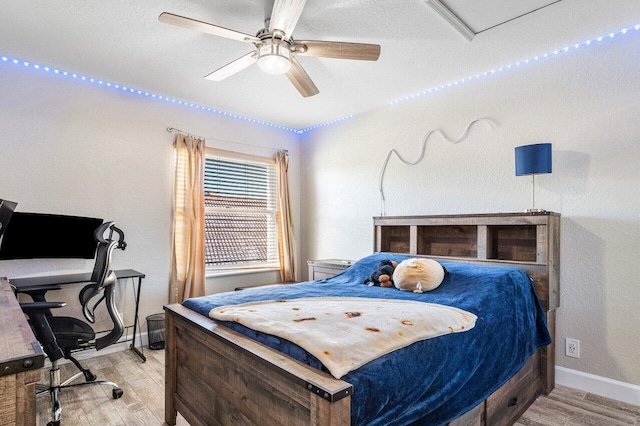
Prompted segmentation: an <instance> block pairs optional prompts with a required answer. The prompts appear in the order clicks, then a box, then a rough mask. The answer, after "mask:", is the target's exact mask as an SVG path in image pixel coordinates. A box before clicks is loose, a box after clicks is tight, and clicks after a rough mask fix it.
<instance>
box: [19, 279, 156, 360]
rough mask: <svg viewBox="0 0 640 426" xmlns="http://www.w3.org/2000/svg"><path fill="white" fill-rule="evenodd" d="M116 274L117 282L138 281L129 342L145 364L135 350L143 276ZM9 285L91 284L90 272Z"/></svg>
mask: <svg viewBox="0 0 640 426" xmlns="http://www.w3.org/2000/svg"><path fill="white" fill-rule="evenodd" d="M113 272H114V273H115V274H116V278H117V279H119V280H122V279H126V278H137V279H138V291H136V292H135V294H134V296H135V299H136V306H135V314H134V316H133V341H132V342H131V346H130V349H131V350H132V351H133V352H135V354H136V355H138V357H140V359H141V360H142V362H145V361H146V360H147V358H146V357H145V356H144V354H143V353H142V352H141V351H139V350H138V348H136V330H137V329H138V308H139V306H140V287H141V286H142V279H143V278H144V277H145V274H143V273H142V272H138V271H135V270H133V269H119V270H114V271H113ZM9 281H10V282H11V285H13V286H15V287H16V288H17V289H24V288H28V287H34V286H47V285H65V284H78V283H89V282H91V272H81V273H78V274H64V275H45V276H39V277H26V278H11V279H10V280H9ZM140 348H142V338H141V339H140Z"/></svg>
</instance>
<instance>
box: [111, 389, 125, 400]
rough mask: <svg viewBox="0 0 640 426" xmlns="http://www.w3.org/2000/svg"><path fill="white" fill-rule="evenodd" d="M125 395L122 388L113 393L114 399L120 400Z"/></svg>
mask: <svg viewBox="0 0 640 426" xmlns="http://www.w3.org/2000/svg"><path fill="white" fill-rule="evenodd" d="M123 394H124V392H122V389H120V388H115V389H114V390H113V391H112V396H113V399H118V398H120V397H121V396H122V395H123Z"/></svg>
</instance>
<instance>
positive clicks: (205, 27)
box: [158, 12, 260, 43]
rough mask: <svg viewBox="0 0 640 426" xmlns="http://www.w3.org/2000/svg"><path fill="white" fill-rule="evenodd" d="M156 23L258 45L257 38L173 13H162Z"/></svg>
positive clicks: (258, 40)
mask: <svg viewBox="0 0 640 426" xmlns="http://www.w3.org/2000/svg"><path fill="white" fill-rule="evenodd" d="M158 21H160V22H163V23H165V24H171V25H177V26H178V27H183V28H187V29H190V30H196V31H200V32H203V33H207V34H213V35H215V36H218V37H224V38H230V39H232V40H237V41H242V42H245V43H260V39H259V38H258V37H255V36H252V35H249V34H245V33H241V32H239V31H235V30H230V29H228V28H224V27H219V26H217V25H213V24H209V23H207V22H202V21H197V20H195V19H191V18H185V17H184V16H180V15H174V14H173V13H167V12H163V13H161V14H160V16H158Z"/></svg>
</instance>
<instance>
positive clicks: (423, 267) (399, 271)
mask: <svg viewBox="0 0 640 426" xmlns="http://www.w3.org/2000/svg"><path fill="white" fill-rule="evenodd" d="M444 273H445V272H444V268H443V267H442V265H440V264H439V263H438V262H436V261H435V260H433V259H416V258H413V259H405V260H403V261H402V262H400V263H399V264H398V266H397V267H396V270H395V271H394V272H393V284H394V285H395V286H396V287H397V288H398V289H399V290H404V291H416V290H422V291H431V290H433V289H435V288H437V287H438V286H439V285H440V283H442V280H443V279H444ZM418 283H420V286H421V288H419V287H418Z"/></svg>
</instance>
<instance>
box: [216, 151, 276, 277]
mask: <svg viewBox="0 0 640 426" xmlns="http://www.w3.org/2000/svg"><path fill="white" fill-rule="evenodd" d="M210 152H211V153H208V154H207V156H206V159H205V169H204V200H205V201H204V203H205V263H206V265H207V268H208V269H215V270H226V269H242V268H265V267H272V268H279V266H280V263H279V262H280V261H279V256H278V231H277V218H276V214H277V211H276V210H277V209H276V166H275V162H274V160H273V159H269V158H264V159H263V158H260V157H253V156H244V155H242V154H238V156H235V155H233V156H230V155H232V154H233V153H226V154H225V153H224V151H217V150H211V151H210Z"/></svg>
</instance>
